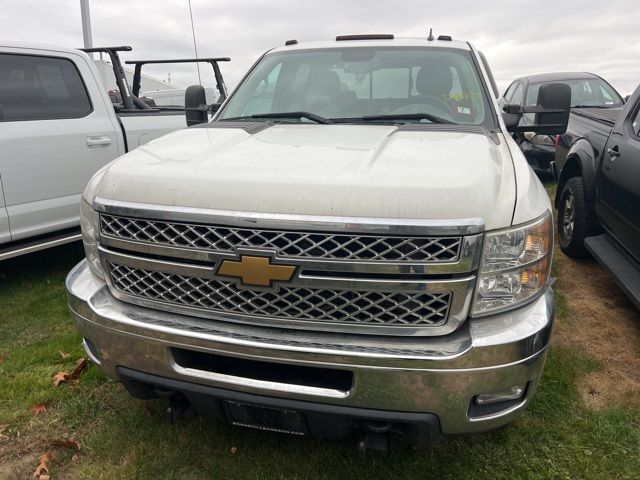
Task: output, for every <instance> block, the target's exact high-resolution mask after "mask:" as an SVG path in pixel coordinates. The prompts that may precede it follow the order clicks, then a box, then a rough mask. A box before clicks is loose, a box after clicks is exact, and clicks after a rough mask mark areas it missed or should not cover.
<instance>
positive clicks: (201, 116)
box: [184, 85, 209, 127]
mask: <svg viewBox="0 0 640 480" xmlns="http://www.w3.org/2000/svg"><path fill="white" fill-rule="evenodd" d="M208 111H209V105H207V96H206V94H205V90H204V87H203V86H202V85H191V86H190V87H187V90H186V91H185V92H184V114H185V116H186V117H187V127H191V126H192V125H198V124H199V123H206V122H208V121H209V116H208Z"/></svg>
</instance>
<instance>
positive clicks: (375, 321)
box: [108, 262, 452, 327]
mask: <svg viewBox="0 0 640 480" xmlns="http://www.w3.org/2000/svg"><path fill="white" fill-rule="evenodd" d="M108 265H109V274H110V279H111V284H112V286H113V287H114V288H115V289H116V290H118V291H120V292H122V293H124V294H126V295H131V296H133V297H136V298H142V299H146V300H151V301H155V302H164V303H169V304H174V305H180V306H188V307H195V308H199V309H204V310H207V311H210V312H219V313H230V314H241V315H251V316H253V317H268V318H277V319H284V320H298V321H300V320H302V321H315V322H328V323H339V324H356V325H383V326H414V327H415V326H437V325H441V324H443V323H445V322H446V320H447V315H448V311H449V304H450V303H451V298H452V293H451V292H442V293H420V292H418V293H415V292H411V293H408V292H398V291H396V292H381V291H375V292H373V291H351V290H333V289H326V288H317V289H316V288H309V287H298V286H281V287H280V289H279V290H278V292H277V293H275V292H272V291H260V290H239V289H237V288H236V287H235V285H234V284H233V283H228V282H224V281H220V280H212V279H206V278H196V277H188V276H184V275H179V274H175V273H164V272H159V271H154V270H147V269H142V268H137V267H132V266H127V265H121V264H117V263H111V262H110V263H109V264H108Z"/></svg>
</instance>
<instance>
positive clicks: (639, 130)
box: [631, 108, 640, 137]
mask: <svg viewBox="0 0 640 480" xmlns="http://www.w3.org/2000/svg"><path fill="white" fill-rule="evenodd" d="M631 128H633V133H635V134H636V136H637V137H640V108H639V109H638V111H637V112H636V115H635V118H634V119H633V121H632V122H631Z"/></svg>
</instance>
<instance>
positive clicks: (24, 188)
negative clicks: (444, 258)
mask: <svg viewBox="0 0 640 480" xmlns="http://www.w3.org/2000/svg"><path fill="white" fill-rule="evenodd" d="M130 50H131V47H109V48H95V49H91V52H98V51H101V52H105V53H107V54H108V55H109V56H110V58H111V63H112V65H113V68H114V73H115V75H116V81H117V83H118V88H119V90H120V92H119V94H118V95H117V97H118V100H117V102H121V103H114V102H113V100H112V98H110V95H109V94H108V93H107V92H106V91H105V89H104V87H103V83H102V80H101V77H100V74H99V72H98V70H97V68H96V66H95V64H94V62H93V61H92V59H91V58H90V57H89V55H87V53H85V52H83V51H80V50H76V49H71V48H63V47H57V46H56V47H53V46H51V45H38V44H30V43H15V42H10V43H9V42H0V261H1V260H4V259H7V258H11V257H15V256H18V255H21V254H25V253H30V252H33V251H37V250H42V249H44V248H48V247H53V246H56V245H61V244H63V243H68V242H72V241H75V240H79V239H80V238H81V235H80V228H79V226H80V197H81V193H82V191H83V189H84V187H85V185H86V184H87V182H88V180H89V179H90V178H91V177H92V176H93V174H94V173H95V172H97V171H98V170H99V169H100V168H102V167H103V166H104V165H106V164H107V163H109V162H110V161H112V160H114V159H115V158H117V157H119V156H120V155H122V154H124V153H126V152H128V151H130V150H133V149H135V148H137V147H138V146H140V145H143V144H145V143H147V142H149V141H150V140H153V139H155V138H158V137H160V136H162V135H165V134H166V133H169V132H172V131H175V130H179V129H181V128H185V127H186V126H187V121H186V119H185V109H184V108H176V107H173V108H165V107H159V108H152V107H149V105H147V104H146V103H144V102H143V101H141V100H140V99H138V98H137V96H136V95H137V94H138V92H139V88H140V70H141V68H142V66H143V65H144V64H146V63H184V62H194V61H200V62H208V63H211V64H212V66H213V68H214V73H215V76H216V81H217V86H218V90H219V94H220V98H219V100H220V101H222V100H224V98H225V97H226V88H225V86H224V82H223V81H222V76H221V74H220V69H219V67H218V63H217V62H219V61H228V60H229V59H228V58H218V59H199V60H194V59H179V60H144V61H132V62H127V63H131V64H134V65H135V68H136V75H137V76H134V81H133V85H132V86H131V88H130V87H129V85H128V82H127V80H126V77H125V75H124V70H123V69H122V65H121V63H120V59H119V57H118V52H120V51H130ZM202 108H206V105H202Z"/></svg>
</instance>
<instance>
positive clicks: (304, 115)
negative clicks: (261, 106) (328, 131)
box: [220, 112, 333, 124]
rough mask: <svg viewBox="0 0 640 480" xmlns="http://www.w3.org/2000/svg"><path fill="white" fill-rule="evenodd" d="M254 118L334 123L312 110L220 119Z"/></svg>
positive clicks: (223, 119)
mask: <svg viewBox="0 0 640 480" xmlns="http://www.w3.org/2000/svg"><path fill="white" fill-rule="evenodd" d="M254 118H294V119H295V118H298V119H301V118H306V119H307V120H311V121H312V122H316V123H323V124H328V123H333V122H332V121H331V120H329V119H328V118H324V117H321V116H320V115H316V114H315V113H311V112H280V113H256V114H254V115H246V116H244V117H232V118H222V119H220V121H237V120H247V119H254Z"/></svg>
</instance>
